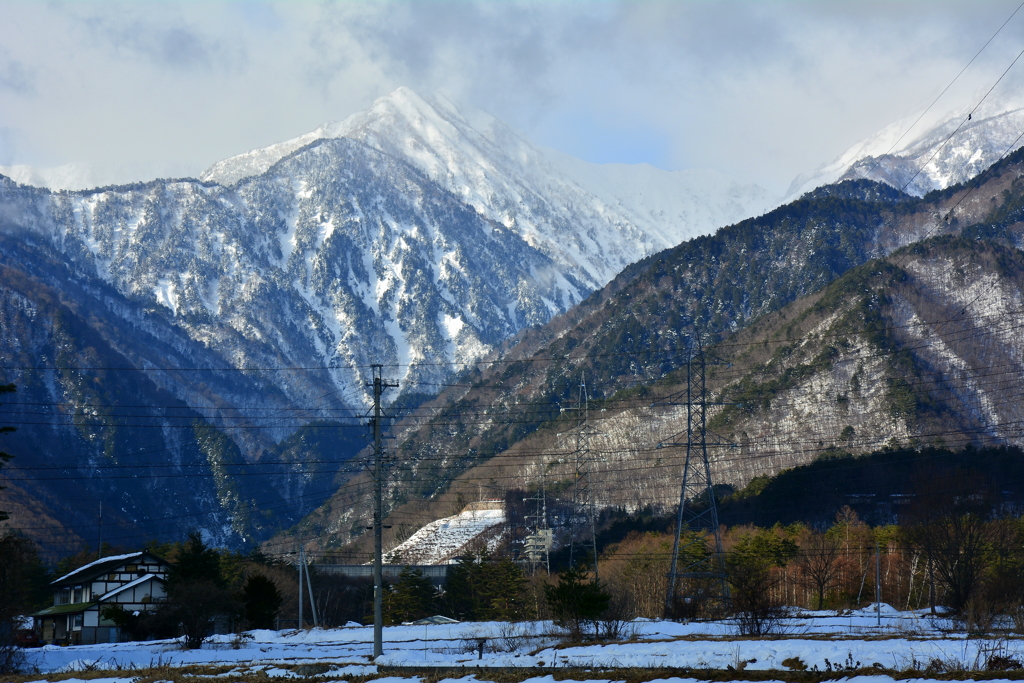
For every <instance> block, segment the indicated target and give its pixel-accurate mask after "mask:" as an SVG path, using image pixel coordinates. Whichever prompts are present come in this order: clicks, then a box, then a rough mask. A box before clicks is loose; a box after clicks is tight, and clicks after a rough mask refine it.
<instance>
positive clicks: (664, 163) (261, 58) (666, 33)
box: [0, 0, 1024, 193]
mask: <svg viewBox="0 0 1024 683" xmlns="http://www.w3.org/2000/svg"><path fill="white" fill-rule="evenodd" d="M1019 4H1020V0H1011V1H1010V2H985V1H982V0H974V1H972V2H937V1H936V0H929V1H927V2H914V1H911V0H903V1H901V2H853V1H850V2H824V1H817V2H811V1H805V2H788V3H786V2H775V1H765V0H762V1H760V2H739V1H735V0H734V1H731V2H710V1H692V2H686V1H675V2H673V1H669V0H658V1H643V0H633V1H631V2H612V1H590V2H585V1H583V0H575V1H568V0H564V1H546V2H526V3H519V2H512V1H508V0H503V1H497V0H495V1H490V2H470V1H469V0H460V1H458V2H443V1H440V0H432V1H418V2H413V1H411V0H407V1H405V2H397V3H386V2H339V3H313V2H286V3H281V4H263V3H256V2H237V3H229V2H196V1H193V2H183V3H171V2H163V1H161V2H156V1H150V2H133V3H126V4H115V3H108V2H82V1H76V2H67V3H61V2H46V3H43V2H27V1H24V2H11V1H9V0H0V165H13V164H28V165H34V166H39V167H51V166H58V165H62V164H66V163H85V164H94V165H99V166H101V167H109V168H114V169H117V172H118V173H120V174H121V177H120V178H119V179H122V180H128V179H130V178H128V177H126V176H136V177H138V179H142V176H146V175H150V176H155V175H195V174H198V173H199V172H200V171H202V170H203V169H204V168H206V167H207V166H208V165H210V164H211V163H213V162H215V161H217V160H219V159H222V158H225V157H228V156H231V155H233V154H237V153H240V152H243V151H246V150H249V149H252V148H256V147H261V146H265V145H268V144H271V143H274V142H277V141H281V140H284V139H288V138H290V137H294V136H296V135H299V134H302V133H304V132H308V131H310V130H312V129H314V128H315V127H317V126H318V125H320V124H322V123H324V122H327V121H331V120H340V119H343V118H344V117H346V116H347V115H349V114H351V113H353V112H356V111H359V110H361V109H364V108H366V107H368V106H369V105H370V104H371V103H372V102H373V100H374V99H376V98H378V97H381V96H383V95H386V94H387V93H389V92H391V91H392V90H394V89H395V88H397V87H399V86H401V85H406V86H409V87H411V88H413V89H414V90H417V91H421V92H425V93H429V92H442V93H444V94H446V95H448V96H449V97H451V98H452V99H454V100H455V101H459V102H465V103H467V104H471V105H475V106H477V107H480V108H482V109H485V110H487V111H489V112H491V113H492V114H494V115H496V116H498V117H499V118H502V119H503V120H505V121H506V122H507V123H509V124H511V125H512V126H514V127H516V128H518V129H520V130H522V131H523V132H525V133H526V134H527V135H528V136H529V137H530V138H531V139H533V140H534V141H535V142H537V143H538V144H541V145H546V146H549V147H554V148H557V149H560V150H563V151H565V152H568V153H570V154H574V155H576V156H579V157H582V158H584V159H587V160H589V161H594V162H602V163H603V162H626V163H638V162H647V163H650V164H653V165H655V166H658V167H660V168H664V169H670V170H671V169H684V168H715V169H718V170H720V171H722V172H724V173H727V174H729V175H731V176H733V177H735V178H737V179H739V180H742V181H745V182H756V183H759V184H761V185H762V186H764V187H766V188H768V189H770V190H772V191H775V192H779V193H781V192H783V191H784V190H785V189H786V187H788V185H789V183H790V181H791V180H792V179H793V177H794V176H795V175H796V174H798V173H800V172H804V171H810V170H813V169H814V168H816V167H817V166H819V165H820V164H822V163H825V162H828V161H831V160H832V159H833V158H835V157H836V156H837V155H839V154H840V153H841V152H843V151H844V150H845V149H846V148H847V147H849V146H850V145H851V144H853V143H855V142H857V141H858V140H860V139H862V138H864V137H866V136H868V135H871V134H872V133H874V132H876V131H878V130H879V129H881V128H882V127H884V126H886V125H889V124H891V123H893V122H894V121H898V120H900V119H904V118H906V117H913V116H914V115H916V113H918V112H920V111H921V110H922V109H924V107H926V106H927V105H928V104H929V103H930V102H931V101H932V100H933V99H934V98H935V97H936V96H937V95H938V94H939V93H940V92H941V91H942V89H943V88H945V87H946V86H947V85H948V84H949V83H950V82H951V81H952V80H953V78H954V77H955V76H956V75H957V73H958V72H960V70H961V69H963V68H964V66H965V65H967V63H968V62H969V61H970V60H971V58H972V57H973V56H974V54H975V53H976V52H977V51H978V50H979V49H980V48H981V47H982V45H984V43H985V41H986V40H988V39H989V38H990V37H991V36H992V35H993V33H994V32H995V31H996V29H997V28H999V26H1000V25H1001V24H1002V23H1003V22H1004V21H1005V20H1006V19H1007V17H1010V16H1011V14H1012V13H1013V12H1014V10H1015V9H1016V8H1017V7H1018V5H1019ZM1021 49H1024V10H1022V11H1020V12H1019V13H1018V14H1017V15H1016V16H1015V17H1014V18H1013V20H1012V21H1011V22H1010V23H1009V24H1008V25H1007V26H1006V28H1005V29H1004V30H1003V32H1002V33H1000V34H999V36H997V38H996V39H995V40H994V41H993V42H992V44H991V45H990V46H989V47H988V48H987V49H986V50H985V51H984V52H983V53H982V55H981V57H979V59H978V60H977V61H976V62H975V63H974V64H973V65H972V66H971V67H970V68H969V69H968V70H967V71H966V72H965V73H964V74H963V76H962V77H961V79H960V81H959V82H958V84H957V85H956V86H955V87H954V88H952V89H951V90H950V92H949V93H947V95H945V96H944V97H943V99H942V101H941V102H940V103H939V105H938V106H937V110H942V111H946V110H950V109H955V108H959V107H964V106H967V105H968V104H970V103H971V102H973V101H974V100H975V99H976V98H978V97H980V95H981V94H983V93H984V91H985V90H987V88H988V87H989V86H990V85H991V84H992V82H994V80H995V79H996V78H997V77H998V76H999V74H1000V73H1001V72H1002V71H1003V70H1004V69H1005V68H1006V67H1007V66H1008V65H1009V64H1010V63H1011V62H1012V60H1013V58H1014V57H1015V56H1016V55H1017V54H1018V53H1019V52H1020V50H1021ZM1022 86H1024V59H1022V60H1021V62H1020V63H1018V65H1017V66H1016V67H1015V68H1014V70H1013V71H1011V73H1010V74H1009V75H1008V76H1007V78H1006V79H1005V80H1004V81H1003V83H1001V84H1000V87H999V88H998V89H997V91H996V92H995V93H994V94H993V99H994V100H998V101H1000V102H1004V103H1005V102H1006V101H1008V100H1010V99H1015V98H1016V94H1015V93H1018V92H1020V91H1021V89H1022ZM911 120H912V118H911Z"/></svg>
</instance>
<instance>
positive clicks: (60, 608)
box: [32, 602, 96, 617]
mask: <svg viewBox="0 0 1024 683" xmlns="http://www.w3.org/2000/svg"><path fill="white" fill-rule="evenodd" d="M95 604H96V603H95V602H76V603H74V604H73V605H54V606H53V607H47V608H46V609H41V610H39V611H38V612H36V613H35V614H33V615H32V616H34V617H52V616H56V615H58V614H73V613H74V612H84V611H85V610H87V609H89V608H90V607H92V606H93V605H95Z"/></svg>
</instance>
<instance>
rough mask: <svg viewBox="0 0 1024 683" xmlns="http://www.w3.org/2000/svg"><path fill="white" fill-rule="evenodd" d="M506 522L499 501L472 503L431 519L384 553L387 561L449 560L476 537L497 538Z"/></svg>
mask: <svg viewBox="0 0 1024 683" xmlns="http://www.w3.org/2000/svg"><path fill="white" fill-rule="evenodd" d="M504 523H505V512H504V510H503V509H502V504H501V502H500V501H498V502H494V503H490V504H488V503H473V504H470V505H468V506H466V509H465V510H463V511H462V512H460V513H459V514H457V515H453V516H451V517H443V518H441V519H436V520H434V521H433V522H430V523H429V524H427V525H426V526H424V527H422V528H420V530H419V531H417V532H416V533H414V534H413V535H412V536H410V537H409V538H407V539H406V540H405V541H403V542H402V543H401V544H400V545H398V546H397V547H395V548H393V549H392V550H391V551H390V552H388V553H387V558H386V561H387V562H388V563H389V564H449V563H451V562H452V561H454V558H455V557H457V556H458V555H460V554H463V553H464V552H466V550H467V546H469V545H470V544H471V543H473V542H474V541H477V540H483V541H484V542H486V541H487V540H490V539H493V538H496V536H495V533H494V532H495V531H497V529H496V527H500V526H501V525H502V524H504Z"/></svg>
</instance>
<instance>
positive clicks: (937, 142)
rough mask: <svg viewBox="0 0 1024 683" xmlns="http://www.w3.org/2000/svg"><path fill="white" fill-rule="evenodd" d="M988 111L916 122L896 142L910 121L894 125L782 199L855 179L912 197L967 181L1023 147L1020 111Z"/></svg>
mask: <svg viewBox="0 0 1024 683" xmlns="http://www.w3.org/2000/svg"><path fill="white" fill-rule="evenodd" d="M988 111H990V112H995V113H990V114H977V115H975V116H973V117H972V120H970V121H968V120H966V119H967V116H968V114H969V110H958V111H955V112H952V113H950V114H946V115H944V116H941V117H939V118H938V119H937V120H933V122H932V123H930V124H929V123H927V122H926V123H924V124H923V125H920V124H919V131H918V130H913V131H911V133H910V134H909V135H907V136H906V137H904V138H903V139H902V140H900V136H901V135H903V133H904V131H906V130H907V129H908V128H909V127H910V125H911V124H912V123H913V122H914V121H913V120H912V119H907V120H902V121H897V122H896V123H893V124H891V125H889V126H887V127H886V128H884V129H882V130H881V131H879V132H878V133H876V134H874V135H872V136H871V137H869V138H867V139H865V140H862V141H861V142H858V143H857V144H856V145H853V146H852V147H850V148H849V149H848V150H846V152H844V153H843V154H841V155H840V156H839V158H838V159H836V160H835V161H833V162H832V163H830V164H827V165H825V166H822V167H821V168H819V169H818V170H817V171H815V172H814V173H812V174H810V175H802V176H799V177H797V178H796V179H795V180H794V181H793V183H792V185H790V188H789V193H788V194H787V196H786V200H785V201H787V202H788V201H790V200H792V199H796V198H797V197H799V196H801V195H803V194H804V193H806V192H810V191H811V190H813V189H814V188H816V187H820V186H822V185H828V184H831V183H835V182H838V181H840V180H849V179H856V178H870V179H871V180H878V181H881V182H884V183H888V184H889V185H892V186H893V187H897V188H899V189H904V188H905V190H906V191H907V192H909V193H910V194H914V195H918V196H923V195H925V194H927V193H928V192H930V191H932V190H938V189H943V188H946V187H949V186H950V185H955V184H957V183H962V182H964V181H966V180H969V179H970V178H973V177H974V176H976V175H977V174H978V173H980V172H981V171H983V170H984V169H986V168H988V167H989V166H991V165H992V164H994V163H995V162H996V161H998V160H999V159H1000V157H1001V156H1002V155H1004V154H1006V153H1008V152H1010V151H1013V150H1015V149H1017V148H1018V147H1020V146H1021V145H1022V144H1024V137H1021V133H1024V109H1021V108H1016V107H1013V106H1009V105H1006V106H1003V107H995V106H994V107H992V108H989V109H988ZM915 118H916V117H915ZM958 127H959V128H960V129H959V130H957V128H958ZM954 132H955V134H954ZM951 135H952V137H950V136H951ZM947 139H948V142H947Z"/></svg>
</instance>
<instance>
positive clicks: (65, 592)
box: [56, 588, 71, 605]
mask: <svg viewBox="0 0 1024 683" xmlns="http://www.w3.org/2000/svg"><path fill="white" fill-rule="evenodd" d="M56 598H57V600H56V604H58V605H67V604H68V603H70V602H71V589H70V588H61V589H60V590H59V591H57V594H56Z"/></svg>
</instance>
